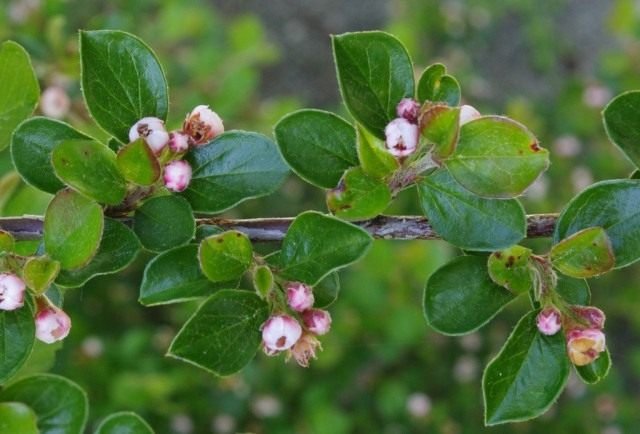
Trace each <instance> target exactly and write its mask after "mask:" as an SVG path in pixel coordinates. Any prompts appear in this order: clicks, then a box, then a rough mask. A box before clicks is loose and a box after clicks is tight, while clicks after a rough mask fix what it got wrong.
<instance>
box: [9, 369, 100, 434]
mask: <svg viewBox="0 0 640 434" xmlns="http://www.w3.org/2000/svg"><path fill="white" fill-rule="evenodd" d="M0 401H2V402H10V401H14V402H22V403H24V404H26V405H28V406H29V407H30V408H31V409H32V410H33V411H34V412H35V414H36V416H37V417H38V429H39V430H40V434H82V433H83V432H84V427H85V425H86V423H87V416H88V413H89V409H88V402H87V396H86V394H85V393H84V391H83V390H82V389H80V387H78V385H77V384H75V383H73V382H71V381H69V380H67V379H66V378H63V377H60V376H57V375H51V374H39V375H33V376H31V377H26V378H24V379H22V380H19V381H17V382H15V383H13V384H11V385H10V386H9V387H7V388H6V389H3V390H2V391H0Z"/></svg>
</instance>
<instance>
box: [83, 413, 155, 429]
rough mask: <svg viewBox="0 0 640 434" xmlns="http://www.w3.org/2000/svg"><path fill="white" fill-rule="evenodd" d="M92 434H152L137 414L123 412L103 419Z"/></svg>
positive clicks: (147, 425)
mask: <svg viewBox="0 0 640 434" xmlns="http://www.w3.org/2000/svg"><path fill="white" fill-rule="evenodd" d="M94 434H153V430H152V429H151V427H150V426H149V424H147V422H145V421H144V420H143V419H142V418H141V417H140V416H138V415H137V414H135V413H131V412H128V411H123V412H120V413H114V414H112V415H109V416H107V417H106V418H104V419H103V420H102V422H100V425H98V427H97V428H96V430H95V432H94Z"/></svg>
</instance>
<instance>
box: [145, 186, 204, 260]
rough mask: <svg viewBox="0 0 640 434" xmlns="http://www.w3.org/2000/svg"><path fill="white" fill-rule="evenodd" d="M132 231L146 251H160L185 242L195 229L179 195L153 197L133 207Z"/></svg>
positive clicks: (187, 208) (190, 213) (186, 203)
mask: <svg viewBox="0 0 640 434" xmlns="http://www.w3.org/2000/svg"><path fill="white" fill-rule="evenodd" d="M133 231H134V232H135V233H136V235H137V236H138V238H139V239H140V242H141V243H142V245H143V246H144V248H146V249H147V250H151V251H152V252H162V251H165V250H169V249H171V248H173V247H177V246H181V245H183V244H186V243H188V242H189V241H190V240H191V239H192V238H193V236H194V235H195V231H196V222H195V220H194V218H193V211H191V206H190V205H189V202H187V201H186V200H185V199H184V198H183V197H180V196H174V195H169V196H157V197H152V198H151V199H149V200H147V201H145V202H144V203H143V204H142V206H141V207H140V208H138V209H137V210H136V213H135V215H134V218H133Z"/></svg>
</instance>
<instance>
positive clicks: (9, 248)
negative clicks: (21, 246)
mask: <svg viewBox="0 0 640 434" xmlns="http://www.w3.org/2000/svg"><path fill="white" fill-rule="evenodd" d="M15 248H16V240H15V238H13V235H11V233H10V232H7V231H3V230H0V253H3V252H7V253H10V252H13V251H14V249H15Z"/></svg>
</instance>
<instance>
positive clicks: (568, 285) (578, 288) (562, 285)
mask: <svg viewBox="0 0 640 434" xmlns="http://www.w3.org/2000/svg"><path fill="white" fill-rule="evenodd" d="M556 291H557V292H558V294H560V296H562V298H564V300H565V301H566V302H567V303H569V304H579V305H582V306H586V305H588V304H591V290H590V289H589V284H588V283H587V281H586V280H584V279H574V278H573V277H569V276H565V275H564V274H559V275H558V286H557V287H556Z"/></svg>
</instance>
